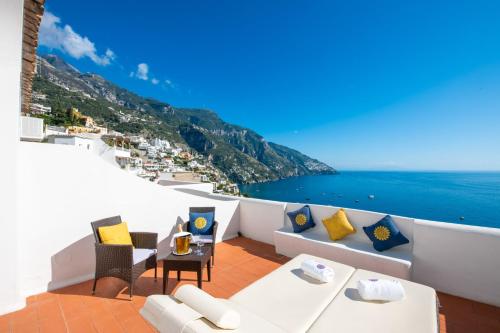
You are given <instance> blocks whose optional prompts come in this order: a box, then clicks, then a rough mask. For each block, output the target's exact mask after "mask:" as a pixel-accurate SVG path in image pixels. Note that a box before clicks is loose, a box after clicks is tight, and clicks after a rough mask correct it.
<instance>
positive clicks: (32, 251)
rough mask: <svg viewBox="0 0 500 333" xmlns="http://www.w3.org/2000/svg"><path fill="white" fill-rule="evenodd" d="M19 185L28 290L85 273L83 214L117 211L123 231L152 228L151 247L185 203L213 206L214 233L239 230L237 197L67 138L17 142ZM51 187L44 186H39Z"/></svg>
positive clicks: (90, 245) (88, 272) (87, 248)
mask: <svg viewBox="0 0 500 333" xmlns="http://www.w3.org/2000/svg"><path fill="white" fill-rule="evenodd" d="M19 153H20V174H21V175H22V178H21V179H20V183H19V191H20V192H21V193H22V194H23V202H28V203H29V209H22V210H20V212H19V220H20V234H21V236H20V237H19V248H20V257H19V262H20V268H21V269H20V279H19V282H20V285H21V288H22V293H23V294H25V295H30V294H33V293H37V292H41V291H44V290H47V289H55V288H59V287H61V286H65V285H69V284H73V283H75V282H79V281H83V280H87V279H89V278H92V277H93V272H94V239H93V237H92V236H91V232H92V230H91V227H90V222H91V221H94V220H97V219H101V218H105V217H109V216H114V215H121V216H122V219H123V220H124V221H127V222H128V224H129V229H130V230H131V231H151V232H158V234H159V238H158V239H159V253H160V255H161V254H162V253H165V252H167V251H169V250H170V236H171V235H172V233H173V232H174V230H175V228H174V226H175V225H176V223H177V222H179V221H181V220H187V219H188V209H189V207H190V206H215V207H216V216H217V220H218V222H219V223H220V225H219V229H218V235H217V236H218V237H217V238H218V240H221V239H223V238H224V239H227V238H232V237H235V236H236V235H237V232H238V230H239V217H240V215H239V208H238V201H237V200H215V199H212V198H207V197H202V196H195V195H191V194H188V193H183V192H179V191H177V190H174V189H169V188H166V187H162V186H159V185H157V184H154V183H151V182H149V181H146V180H143V179H140V178H138V177H135V176H133V175H130V174H128V173H127V172H125V171H123V170H120V169H118V168H116V167H115V166H113V165H111V164H109V163H107V162H106V161H104V160H103V159H102V158H100V157H99V156H98V155H96V154H93V153H91V152H87V151H79V150H76V149H74V147H71V146H64V145H51V144H37V143H29V142H23V143H21V146H20V151H19ZM51 188H54V189H57V191H54V192H47V189H51Z"/></svg>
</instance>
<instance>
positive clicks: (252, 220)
mask: <svg viewBox="0 0 500 333" xmlns="http://www.w3.org/2000/svg"><path fill="white" fill-rule="evenodd" d="M285 207H286V203H285V202H278V201H268V200H258V199H249V198H241V199H240V231H241V233H242V234H243V236H245V237H248V238H252V239H255V240H258V241H260V242H264V243H268V244H273V245H274V238H273V237H274V231H275V230H278V229H280V228H281V227H283V222H284V214H285Z"/></svg>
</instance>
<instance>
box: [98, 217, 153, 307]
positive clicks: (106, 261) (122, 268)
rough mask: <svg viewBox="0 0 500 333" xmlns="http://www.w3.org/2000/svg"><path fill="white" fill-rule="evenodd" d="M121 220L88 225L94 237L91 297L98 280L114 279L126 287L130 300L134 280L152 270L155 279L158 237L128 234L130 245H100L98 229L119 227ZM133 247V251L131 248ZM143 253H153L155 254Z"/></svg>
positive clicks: (146, 234) (107, 220)
mask: <svg viewBox="0 0 500 333" xmlns="http://www.w3.org/2000/svg"><path fill="white" fill-rule="evenodd" d="M121 222H122V220H121V217H120V216H113V217H109V218H106V219H102V220H98V221H94V222H91V223H90V224H91V225H92V231H93V232H94V237H95V259H96V265H95V278H94V286H93V287H92V295H93V294H94V293H95V288H96V284H97V280H99V279H100V278H102V277H116V278H119V279H122V280H124V281H125V282H128V283H129V295H130V298H132V290H133V285H134V282H135V280H137V278H138V277H139V276H140V275H141V274H142V273H144V272H145V271H147V270H149V269H151V268H154V269H155V281H156V277H157V263H156V255H157V254H156V253H157V247H158V234H156V233H151V232H131V233H130V237H131V238H132V243H133V244H134V246H133V247H132V246H131V245H108V244H102V243H101V238H100V236H99V232H98V228H99V227H105V226H112V225H116V224H119V223H121ZM134 247H135V248H134ZM144 249H150V250H155V251H154V254H151V252H150V251H144Z"/></svg>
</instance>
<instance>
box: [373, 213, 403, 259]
mask: <svg viewBox="0 0 500 333" xmlns="http://www.w3.org/2000/svg"><path fill="white" fill-rule="evenodd" d="M363 230H364V231H365V233H366V235H367V236H368V238H370V240H371V241H372V242H373V247H374V248H375V250H377V251H379V252H382V251H385V250H389V249H391V248H393V247H395V246H398V245H403V244H407V243H409V242H410V241H409V240H408V238H406V237H405V236H404V235H403V234H402V233H401V231H399V229H398V227H396V224H394V221H392V217H390V216H389V215H386V216H385V217H384V218H383V219H381V220H380V221H378V222H377V223H375V224H372V225H371V226H369V227H363Z"/></svg>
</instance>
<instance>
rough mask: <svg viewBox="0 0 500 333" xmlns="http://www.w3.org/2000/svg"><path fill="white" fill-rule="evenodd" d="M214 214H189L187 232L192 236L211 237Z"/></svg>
mask: <svg viewBox="0 0 500 333" xmlns="http://www.w3.org/2000/svg"><path fill="white" fill-rule="evenodd" d="M214 215H215V214H214V212H207V213H189V230H188V231H189V232H190V233H192V234H193V235H211V234H213V229H214Z"/></svg>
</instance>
